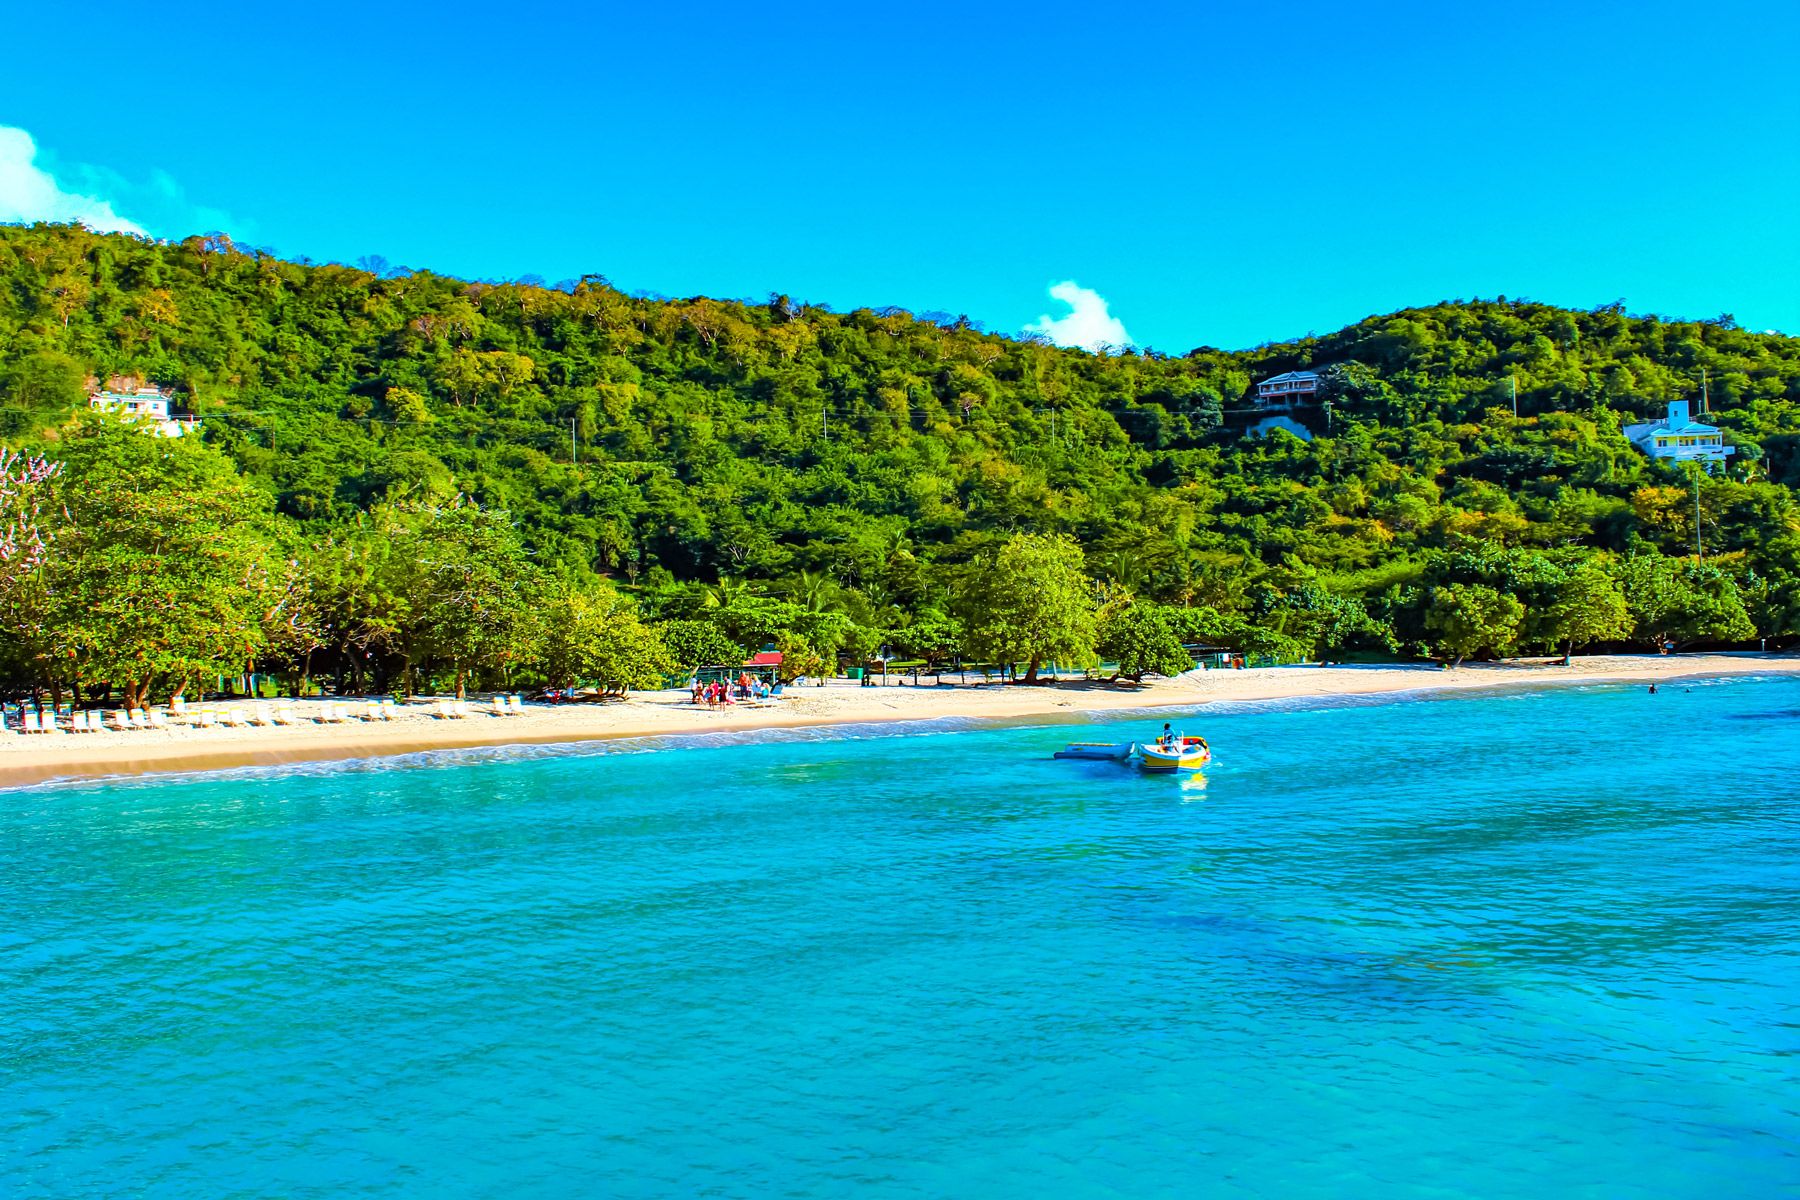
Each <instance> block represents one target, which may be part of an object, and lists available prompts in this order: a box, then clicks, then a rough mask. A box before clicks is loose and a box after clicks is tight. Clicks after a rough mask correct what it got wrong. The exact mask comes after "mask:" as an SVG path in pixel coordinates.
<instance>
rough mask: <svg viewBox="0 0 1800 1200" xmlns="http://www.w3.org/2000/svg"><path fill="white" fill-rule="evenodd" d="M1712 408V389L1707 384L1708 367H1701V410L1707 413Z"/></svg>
mask: <svg viewBox="0 0 1800 1200" xmlns="http://www.w3.org/2000/svg"><path fill="white" fill-rule="evenodd" d="M1711 408H1712V389H1711V388H1709V387H1708V386H1707V382H1706V368H1705V367H1701V368H1700V411H1701V413H1703V414H1704V413H1706V412H1708V411H1710V410H1711Z"/></svg>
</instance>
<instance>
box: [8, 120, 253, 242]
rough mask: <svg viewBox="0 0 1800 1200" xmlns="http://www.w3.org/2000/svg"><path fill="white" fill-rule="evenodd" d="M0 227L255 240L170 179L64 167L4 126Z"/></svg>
mask: <svg viewBox="0 0 1800 1200" xmlns="http://www.w3.org/2000/svg"><path fill="white" fill-rule="evenodd" d="M126 214H130V215H129V216H127V215H126ZM0 221H79V222H81V223H82V224H83V225H86V226H87V227H88V228H89V229H95V230H98V231H100V232H102V233H138V234H154V235H155V236H157V237H169V238H182V237H187V236H188V235H189V234H195V233H214V232H218V231H221V230H222V231H224V232H227V233H229V234H231V236H232V237H234V238H236V239H238V240H239V241H244V240H246V239H250V238H254V237H255V236H256V231H255V229H254V228H253V227H252V226H251V224H250V222H248V221H245V220H242V219H240V218H236V217H233V216H231V215H230V214H229V213H226V212H224V211H222V210H220V209H217V208H208V207H206V206H205V205H201V204H195V203H194V202H193V201H192V200H189V199H188V196H187V193H186V192H185V191H183V190H182V187H181V185H180V184H179V183H177V182H176V181H175V179H174V178H173V177H172V176H170V175H169V173H168V172H166V171H160V170H157V171H152V172H150V177H149V178H148V179H142V180H134V179H129V178H127V177H126V176H124V175H121V174H119V172H117V171H114V170H112V169H111V168H109V167H99V166H92V165H89V164H87V163H70V162H64V161H61V160H60V159H58V158H57V157H56V156H55V155H54V154H52V153H51V152H50V151H48V150H46V149H45V148H43V147H42V146H40V145H38V143H37V140H36V139H35V138H33V137H32V136H31V134H30V133H29V132H28V131H26V130H23V129H18V128H14V127H11V126H7V125H0Z"/></svg>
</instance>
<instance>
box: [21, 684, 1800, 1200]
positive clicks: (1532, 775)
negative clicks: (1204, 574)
mask: <svg viewBox="0 0 1800 1200" xmlns="http://www.w3.org/2000/svg"><path fill="white" fill-rule="evenodd" d="M1159 723H1160V718H1159V719H1158V721H1156V722H1150V721H1147V720H1141V719H1140V720H1139V721H1137V722H1135V723H1130V724H1123V725H1121V724H1118V723H1110V724H1108V725H1105V726H1098V727H1081V728H1071V727H1069V726H1060V727H1051V726H1037V727H1029V728H1023V729H995V728H989V727H982V728H972V729H971V728H965V729H962V730H959V731H955V732H944V731H942V730H938V731H920V730H915V731H912V733H911V734H910V735H909V736H891V735H885V736H850V737H832V738H825V737H821V736H819V735H814V734H796V735H791V736H787V737H785V738H782V739H778V740H773V741H763V742H754V741H744V742H740V743H738V744H715V745H711V746H699V747H691V746H690V747H688V748H683V749H678V750H673V751H670V752H666V753H655V754H648V753H641V752H621V750H620V748H617V747H615V748H612V749H610V750H609V751H608V752H604V753H583V754H579V755H570V754H561V755H556V754H545V753H542V752H526V756H523V757H513V756H509V755H504V754H494V753H486V754H465V755H460V756H457V755H451V756H444V757H440V758H437V759H428V760H414V761H412V762H411V763H409V764H406V765H403V766H400V767H394V766H388V767H385V768H382V769H374V768H370V767H329V768H321V767H315V768H307V769H284V770H280V771H264V772H241V773H236V774H230V775H213V776H206V777H193V778H188V779H182V780H175V781H162V782H132V783H119V784H110V785H102V786H94V785H88V786H80V787H72V786H64V787H47V788H39V789H32V790H26V791H18V792H11V793H4V794H0V912H4V914H5V920H4V923H3V924H0V980H3V981H4V985H5V986H4V990H3V991H0V1095H3V1096H4V1100H5V1103H4V1105H3V1106H0V1195H5V1196H7V1197H39V1196H42V1197H115V1196H156V1197H162V1196H195V1197H239V1196H244V1197H247V1196H284V1197H333V1198H346V1197H349V1198H354V1197H369V1196H403V1195H404V1196H453V1197H460V1196H498V1197H506V1198H508V1200H526V1198H533V1197H565V1196H611V1197H698V1196H717V1197H732V1196H759V1197H760V1196H794V1197H800V1196H805V1197H812V1196H850V1195H857V1196H877V1197H900V1196H905V1197H950V1196H956V1197H964V1196H969V1197H1013V1196H1019V1197H1163V1196H1168V1197H1177V1196H1179V1197H1284V1198H1297V1200H1306V1198H1310V1197H1352V1198H1354V1197H1434V1198H1442V1197H1479V1198H1481V1200H1508V1198H1511V1197H1527V1198H1530V1200H1545V1198H1546V1197H1558V1198H1561V1197H1606V1198H1608V1200H1614V1198H1621V1197H1624V1198H1629V1197H1688V1196H1692V1197H1709V1198H1712V1197H1770V1196H1780V1195H1795V1194H1800V1078H1797V1076H1800V999H1797V998H1800V682H1796V681H1738V682H1729V683H1711V684H1704V685H1701V684H1696V685H1694V686H1693V687H1692V689H1691V690H1688V691H1684V690H1682V688H1681V687H1680V686H1676V687H1672V688H1671V687H1665V688H1664V689H1663V691H1662V694H1660V695H1657V696H1649V695H1647V694H1646V693H1645V691H1644V690H1643V689H1641V688H1612V687H1595V688H1584V689H1580V690H1568V691H1559V692H1537V693H1520V694H1511V695H1505V696H1495V695H1488V696H1482V697H1479V698H1470V697H1459V698H1439V699H1422V700H1414V701H1411V702H1404V703H1401V702H1380V703H1359V704H1350V705H1340V706H1335V707H1321V706H1317V705H1312V706H1308V705H1291V704H1290V705H1287V706H1281V705H1266V706H1257V705H1241V706H1236V707H1232V708H1229V709H1224V710H1217V709H1215V710H1212V711H1209V713H1208V714H1207V715H1206V716H1205V717H1204V719H1201V718H1197V717H1196V718H1190V719H1187V720H1186V721H1184V722H1182V724H1184V725H1185V726H1186V727H1187V728H1188V730H1189V731H1191V732H1193V731H1197V732H1204V733H1205V734H1206V735H1207V736H1208V737H1209V738H1210V739H1211V741H1212V743H1213V745H1214V748H1215V750H1216V751H1217V754H1218V759H1219V761H1218V764H1217V765H1216V766H1215V767H1214V768H1212V769H1211V770H1209V771H1208V773H1207V775H1206V778H1205V780H1204V784H1203V785H1202V783H1201V781H1188V782H1185V783H1184V782H1182V781H1177V780H1174V779H1170V778H1167V777H1163V778H1145V777H1140V776H1137V775H1133V774H1130V773H1128V772H1125V771H1122V770H1120V769H1119V768H1117V767H1113V766H1111V765H1108V764H1088V763H1067V762H1052V761H1050V760H1049V759H1048V757H1047V756H1048V754H1049V753H1050V752H1051V751H1052V750H1053V749H1055V748H1056V747H1058V746H1059V745H1060V744H1061V743H1062V742H1063V741H1066V740H1071V739H1074V738H1077V737H1083V736H1086V737H1115V736H1131V735H1132V734H1133V733H1137V732H1141V731H1144V730H1146V729H1148V728H1151V727H1153V726H1154V725H1155V724H1159Z"/></svg>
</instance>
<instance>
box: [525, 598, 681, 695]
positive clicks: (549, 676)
mask: <svg viewBox="0 0 1800 1200" xmlns="http://www.w3.org/2000/svg"><path fill="white" fill-rule="evenodd" d="M542 618H543V619H542V624H541V639H542V640H541V642H540V645H539V647H538V652H537V661H538V665H539V668H540V669H541V671H542V672H543V676H544V680H545V682H547V683H549V684H551V685H553V686H555V687H561V688H573V687H575V686H577V685H579V684H588V683H591V684H595V685H597V686H598V687H599V688H600V690H601V691H603V692H609V693H623V692H625V691H628V690H631V689H635V688H651V687H656V686H657V685H658V684H660V683H661V682H662V680H663V678H664V677H665V676H667V675H668V674H670V672H671V671H673V670H674V668H675V662H674V659H673V657H672V656H671V655H670V653H669V651H668V649H667V648H666V647H665V646H664V645H663V642H662V638H661V637H660V636H658V634H657V632H656V631H655V630H654V629H652V628H651V627H650V626H648V625H646V624H644V622H643V621H642V620H641V619H639V617H638V615H637V612H636V610H635V609H634V608H633V607H632V606H631V605H630V604H629V603H627V602H626V601H625V599H624V598H623V597H622V596H620V595H619V594H618V592H616V591H614V590H613V589H612V588H611V587H609V586H606V585H604V584H600V583H598V582H593V583H586V584H583V583H576V582H571V581H569V580H566V579H565V580H557V581H556V582H555V583H553V584H551V585H550V586H549V587H548V588H547V589H546V592H545V595H544V598H543V601H542Z"/></svg>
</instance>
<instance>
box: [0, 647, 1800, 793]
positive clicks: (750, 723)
mask: <svg viewBox="0 0 1800 1200" xmlns="http://www.w3.org/2000/svg"><path fill="white" fill-rule="evenodd" d="M1776 672H1780V673H1796V674H1800V656H1796V655H1792V654H1788V655H1763V654H1712V655H1705V654H1702V655H1676V656H1670V657H1658V656H1641V657H1640V656H1632V655H1596V656H1593V657H1588V658H1577V659H1576V660H1575V661H1574V662H1573V663H1572V664H1571V665H1569V666H1566V667H1565V666H1561V665H1560V664H1558V663H1557V662H1556V661H1555V660H1545V659H1521V660H1511V661H1507V662H1502V663H1479V664H1468V665H1465V666H1463V667H1460V668H1458V669H1456V670H1442V669H1440V668H1438V667H1435V666H1429V665H1418V666H1294V667H1270V668H1263V669H1252V670H1242V671H1208V672H1195V673H1193V674H1189V675H1184V676H1181V677H1180V678H1177V679H1158V680H1154V681H1151V682H1147V683H1145V684H1144V685H1142V686H1140V687H1131V686H1129V685H1124V684H1119V685H1114V684H1109V683H1104V682H1085V683H1084V682H1061V683H1049V684H1044V685H1040V686H1036V687H1021V686H1018V685H1000V684H991V685H984V686H976V685H968V686H931V685H929V684H926V685H924V686H919V687H913V686H900V685H889V686H880V687H861V686H858V685H856V684H854V683H851V682H849V681H847V680H837V681H833V682H831V683H829V684H827V685H826V686H824V687H817V686H802V687H790V688H788V689H787V692H786V694H785V695H784V696H782V697H780V698H779V699H777V700H774V701H771V702H768V703H766V704H764V705H759V706H753V705H746V704H738V705H735V706H733V707H731V708H729V709H724V710H721V711H717V712H713V711H708V710H707V709H706V708H704V707H696V706H695V705H693V704H692V703H690V702H689V701H688V697H687V693H685V692H648V693H641V694H638V695H634V696H633V697H631V698H630V699H628V700H621V701H613V702H610V703H605V704H594V703H588V704H569V705H560V706H555V705H527V706H526V709H525V712H524V713H523V714H521V715H519V716H512V717H494V716H488V715H483V714H477V715H473V716H470V717H466V718H461V719H442V718H437V717H433V716H432V715H430V706H429V705H423V704H420V705H415V706H413V707H411V708H408V709H403V710H402V715H401V716H400V717H399V719H397V720H394V721H391V722H377V723H373V724H362V723H359V722H352V723H350V724H307V725H297V726H281V727H276V728H251V729H232V728H210V729H195V728H176V729H168V730H136V731H131V732H124V733H118V732H105V733H84V734H69V733H58V734H38V735H23V734H16V733H15V734H9V735H7V736H5V737H4V738H0V787H18V786H23V785H27V784H33V783H40V782H44V781H46V780H52V779H67V778H93V777H99V776H106V775H121V774H125V775H130V774H143V773H150V772H175V771H204V770H217V769H223V768H228V767H238V766H252V765H269V764H281V763H292V762H308V761H328V760H334V759H361V758H375V757H381V756H385V755H398V754H412V753H417V752H419V751H424V750H447V749H460V748H467V747H475V746H507V745H547V744H559V743H575V742H584V741H595V740H602V739H610V738H629V737H650V736H670V735H677V736H678V735H682V734H706V733H720V732H726V731H746V730H756V729H773V728H784V727H789V728H791V727H799V726H821V725H849V724H863V723H868V722H876V721H913V720H929V719H933V718H940V717H978V718H988V719H993V720H1016V719H1022V718H1030V717H1051V718H1059V717H1060V718H1066V719H1068V720H1069V721H1070V722H1071V723H1073V722H1076V721H1079V720H1080V719H1081V718H1082V717H1083V715H1084V714H1088V713H1103V712H1107V711H1116V710H1121V709H1135V708H1152V707H1164V706H1175V707H1182V706H1194V705H1205V704H1208V703H1212V702H1217V701H1227V700H1270V699H1290V698H1296V697H1310V696H1321V697H1323V696H1343V695H1371V694H1377V693H1384V692H1401V691H1413V690H1420V689H1430V690H1460V689H1466V688H1485V687H1501V686H1528V687H1529V686H1544V687H1555V686H1564V685H1568V684H1574V683H1596V682H1607V681H1620V682H1623V681H1640V682H1645V683H1650V682H1658V681H1664V680H1675V679H1680V678H1682V677H1704V676H1720V675H1745V674H1768V673H1776ZM299 707H300V708H301V710H302V711H303V712H304V711H306V709H307V705H306V703H304V702H302V703H301V704H300V706H299Z"/></svg>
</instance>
